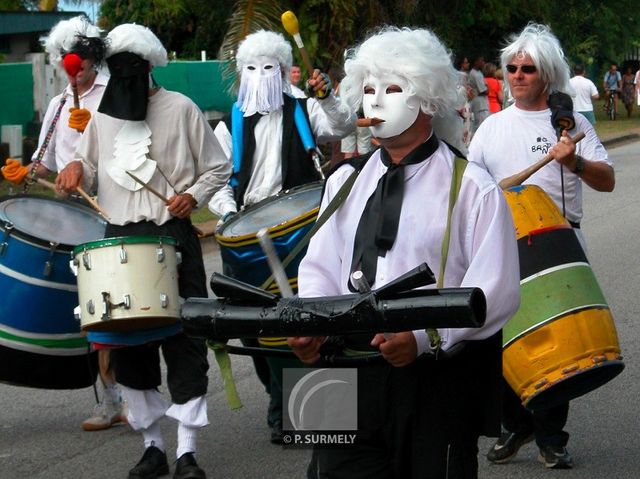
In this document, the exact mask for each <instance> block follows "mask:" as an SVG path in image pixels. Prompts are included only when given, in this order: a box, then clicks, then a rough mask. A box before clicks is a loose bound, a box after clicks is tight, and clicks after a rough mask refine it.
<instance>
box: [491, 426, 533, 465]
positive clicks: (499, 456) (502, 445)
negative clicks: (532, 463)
mask: <svg viewBox="0 0 640 479" xmlns="http://www.w3.org/2000/svg"><path fill="white" fill-rule="evenodd" d="M531 441H533V433H529V434H521V433H516V432H508V431H507V432H504V433H502V436H500V439H498V440H497V441H496V443H495V444H494V445H493V447H492V448H491V449H490V450H489V452H488V453H487V459H488V460H489V461H491V462H493V463H494V464H505V463H507V462H509V461H510V460H511V459H513V458H514V457H515V456H516V454H518V451H519V450H520V448H521V447H522V446H524V445H525V444H527V443H528V442H531Z"/></svg>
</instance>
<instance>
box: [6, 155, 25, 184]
mask: <svg viewBox="0 0 640 479" xmlns="http://www.w3.org/2000/svg"><path fill="white" fill-rule="evenodd" d="M0 171H2V176H4V177H5V178H6V179H7V181H10V182H11V183H14V184H16V185H19V184H20V183H22V180H24V177H25V176H27V175H28V174H29V168H27V167H26V166H22V163H21V162H20V160H14V159H12V158H7V161H5V166H3V167H2V168H0Z"/></svg>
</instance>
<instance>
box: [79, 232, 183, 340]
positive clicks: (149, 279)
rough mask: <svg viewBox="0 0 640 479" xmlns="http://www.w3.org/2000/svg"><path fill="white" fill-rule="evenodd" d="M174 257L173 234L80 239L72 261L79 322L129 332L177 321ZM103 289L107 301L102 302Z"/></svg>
mask: <svg viewBox="0 0 640 479" xmlns="http://www.w3.org/2000/svg"><path fill="white" fill-rule="evenodd" d="M123 258H125V259H123ZM178 263H179V260H178V254H177V251H176V244H175V241H174V240H173V239H172V238H161V237H151V236H145V237H136V236H132V237H122V238H108V239H105V240H102V241H95V242H91V243H85V244H81V245H78V246H77V247H76V248H75V249H74V257H73V264H74V268H75V269H77V276H78V278H77V280H78V296H79V301H80V306H79V309H80V322H81V328H82V329H83V330H85V331H107V332H109V331H113V332H127V331H138V330H146V329H155V328H162V327H166V326H168V325H172V324H175V323H177V322H179V319H180V296H179V292H178ZM103 293H107V294H108V302H109V303H110V304H111V307H106V308H105V306H104V302H105V297H104V294H103ZM125 297H128V299H129V302H130V306H129V307H128V308H127V307H125V306H124V305H123V303H124V302H125ZM91 305H92V306H93V307H91ZM105 310H108V313H106V314H105Z"/></svg>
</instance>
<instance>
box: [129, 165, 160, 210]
mask: <svg viewBox="0 0 640 479" xmlns="http://www.w3.org/2000/svg"><path fill="white" fill-rule="evenodd" d="M125 173H126V174H127V175H129V176H130V177H131V178H133V181H135V182H136V183H138V184H139V185H142V187H143V188H144V189H145V190H147V191H149V192H150V193H153V194H154V195H156V196H157V197H158V198H160V199H161V200H162V201H164V202H165V204H167V203H169V199H168V198H167V197H166V196H164V195H163V194H162V193H160V192H159V191H158V190H156V189H155V188H153V187H152V186H149V185H148V184H147V183H145V182H144V181H142V180H141V179H140V178H138V177H137V176H136V175H134V174H133V173H131V172H130V171H126V170H125Z"/></svg>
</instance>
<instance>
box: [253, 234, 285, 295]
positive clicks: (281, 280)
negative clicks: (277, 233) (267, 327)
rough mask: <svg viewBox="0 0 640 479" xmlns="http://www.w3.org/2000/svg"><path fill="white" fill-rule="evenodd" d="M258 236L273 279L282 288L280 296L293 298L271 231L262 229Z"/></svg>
mask: <svg viewBox="0 0 640 479" xmlns="http://www.w3.org/2000/svg"><path fill="white" fill-rule="evenodd" d="M256 236H257V238H258V241H259V242H260V246H261V247H262V251H264V254H265V256H266V257H267V263H269V267H270V268H271V273H272V274H273V278H274V279H275V280H276V284H277V285H278V288H280V296H282V297H283V298H290V297H292V296H293V291H292V289H291V285H290V284H289V279H288V278H287V273H286V272H285V270H284V267H283V266H282V263H281V262H280V258H279V257H278V253H276V249H275V248H274V246H273V242H272V241H271V236H269V231H268V230H267V228H262V229H260V231H258V233H257V234H256Z"/></svg>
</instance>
